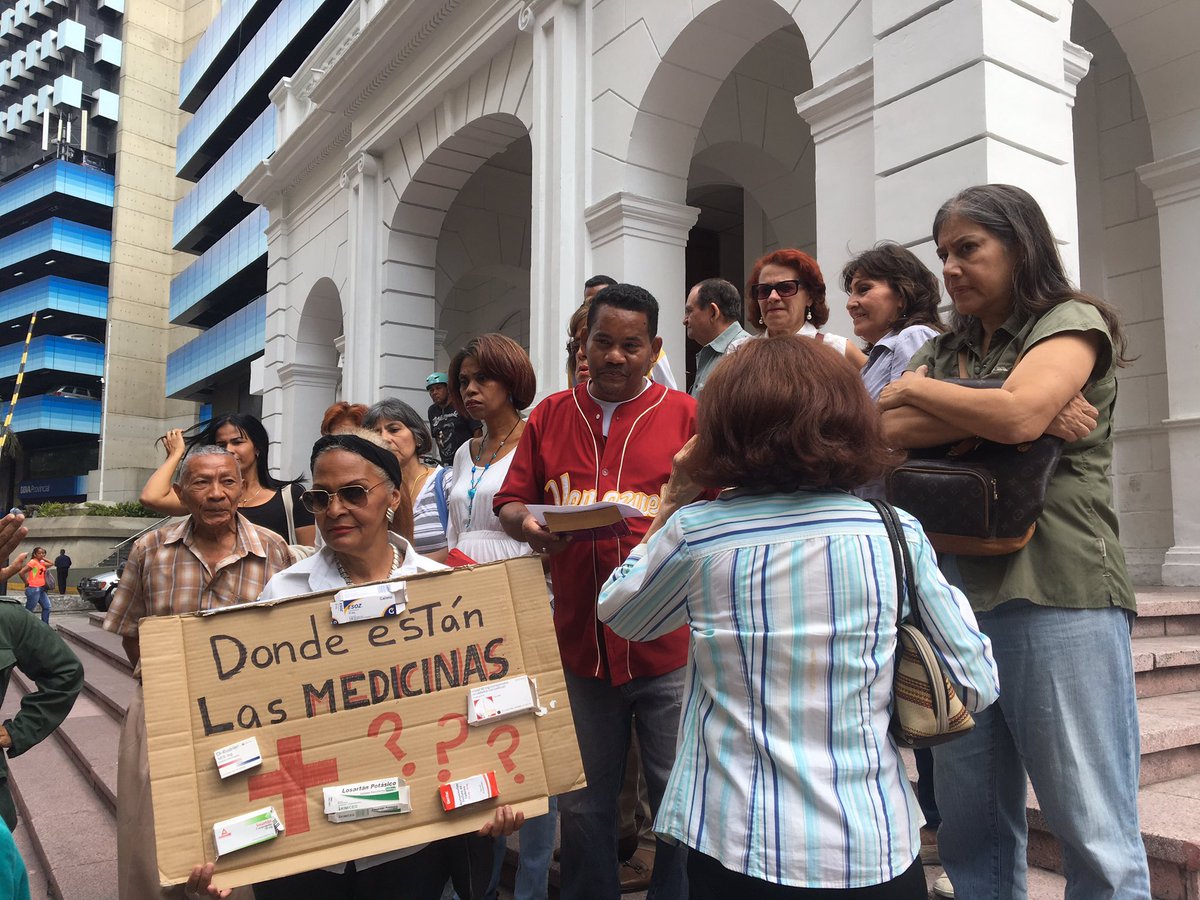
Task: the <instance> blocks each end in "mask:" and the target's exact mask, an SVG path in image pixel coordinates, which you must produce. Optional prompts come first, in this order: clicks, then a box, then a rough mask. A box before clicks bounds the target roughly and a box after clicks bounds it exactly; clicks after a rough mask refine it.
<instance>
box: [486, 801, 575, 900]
mask: <svg viewBox="0 0 1200 900" xmlns="http://www.w3.org/2000/svg"><path fill="white" fill-rule="evenodd" d="M557 826H558V798H557V797H551V798H550V811H549V812H547V813H546V814H545V815H544V816H534V817H533V818H532V819H526V820H525V824H524V825H522V826H521V832H520V838H521V853H520V856H519V857H518V863H517V878H516V881H515V882H514V884H513V897H514V900H546V897H547V894H548V892H549V877H550V857H551V856H552V855H553V853H554V835H555V833H556V829H557ZM495 841H496V854H495V859H494V861H493V863H492V879H491V881H490V882H489V883H488V888H487V893H486V894H484V898H485V900H495V898H496V891H497V890H498V889H499V887H500V871H501V870H502V869H503V868H504V852H505V849H506V848H507V846H508V839H507V838H503V837H498V838H496V839H495Z"/></svg>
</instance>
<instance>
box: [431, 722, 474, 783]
mask: <svg viewBox="0 0 1200 900" xmlns="http://www.w3.org/2000/svg"><path fill="white" fill-rule="evenodd" d="M456 720H457V722H458V737H456V738H454V739H453V740H450V741H438V743H437V761H438V764H439V765H442V766H448V765H450V751H451V750H453V749H454V748H455V747H461V746H462V745H463V744H464V743H465V742H466V740H467V717H466V716H464V715H463V714H462V713H446V715H444V716H442V717H441V718H440V719H438V727H439V728H441V727H442V726H444V725H445V724H446V723H447V722H454V721H456ZM449 780H450V770H449V769H442V770H440V771H439V772H438V781H441V782H443V783H444V782H447V781H449Z"/></svg>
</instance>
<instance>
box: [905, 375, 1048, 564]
mask: <svg viewBox="0 0 1200 900" xmlns="http://www.w3.org/2000/svg"><path fill="white" fill-rule="evenodd" d="M964 370H965V361H964V360H962V359H960V360H959V371H960V372H964ZM942 380H944V381H948V382H949V383H951V384H958V385H962V386H963V387H970V388H992V389H995V388H999V387H1001V386H1002V385H1003V383H1004V382H1003V380H1002V379H996V378H986V379H969V378H947V379H942ZM1062 445H1063V442H1062V439H1061V438H1057V437H1053V436H1051V435H1042V436H1041V437H1040V438H1038V439H1037V440H1033V441H1028V442H1026V443H1023V444H998V443H996V442H995V441H988V440H984V439H983V438H979V437H975V438H967V439H966V440H964V441H960V442H958V443H957V444H952V445H951V446H949V447H942V448H940V449H933V450H917V451H914V452H913V453H912V454H910V456H909V459H908V461H907V462H905V463H902V464H901V465H900V466H898V467H896V468H895V469H894V470H892V472H891V473H889V474H888V476H887V478H886V479H885V482H884V484H885V488H886V493H887V498H888V500H889V501H891V502H892V503H894V504H895V505H896V506H898V507H900V508H901V509H903V510H905V511H907V512H909V513H911V514H912V515H913V516H914V517H916V519H917V521H918V522H920V523H921V525H922V527H923V528H924V529H925V534H926V535H928V536H929V542H930V543H931V544H933V547H934V549H935V550H937V551H938V552H939V553H955V554H959V555H961V556H1003V555H1005V554H1008V553H1015V552H1016V551H1018V550H1020V549H1021V548H1022V547H1024V546H1025V545H1026V544H1028V543H1029V540H1030V538H1032V537H1033V532H1034V530H1035V529H1036V528H1037V520H1038V517H1039V516H1040V515H1041V514H1042V509H1043V507H1044V506H1045V503H1046V488H1047V487H1049V485H1050V477H1051V476H1052V475H1053V474H1054V470H1055V469H1056V468H1057V467H1058V461H1059V459H1060V458H1061V457H1062Z"/></svg>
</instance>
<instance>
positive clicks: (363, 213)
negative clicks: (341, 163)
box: [298, 153, 385, 446]
mask: <svg viewBox="0 0 1200 900" xmlns="http://www.w3.org/2000/svg"><path fill="white" fill-rule="evenodd" d="M380 172H381V167H380V164H379V159H378V157H376V156H373V155H372V154H370V153H359V154H358V155H357V156H355V157H354V158H353V159H352V160H350V162H349V164H348V165H347V166H346V167H345V168H344V169H343V170H342V174H341V185H342V189H343V190H348V191H349V192H350V198H349V210H350V214H349V225H350V227H349V236H350V240H349V252H350V260H351V262H350V278H349V280H348V282H347V285H346V289H345V293H344V295H343V297H342V307H343V309H344V311H345V317H346V330H345V336H346V352H345V358H346V365H345V371H344V372H343V374H342V394H343V396H345V397H349V398H351V399H352V401H353V402H356V403H374V402H375V401H376V400H377V399H378V395H379V386H380V377H379V373H380V356H381V351H382V348H381V346H380V345H381V343H382V342H381V341H380V323H381V320H382V311H381V300H380V294H381V291H382V280H383V252H382V251H383V240H384V231H385V229H384V227H383V224H382V219H383V214H382V204H381V202H380V189H381V184H380ZM298 408H299V407H298ZM309 446H311V442H310V444H309Z"/></svg>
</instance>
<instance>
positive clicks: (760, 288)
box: [750, 278, 802, 303]
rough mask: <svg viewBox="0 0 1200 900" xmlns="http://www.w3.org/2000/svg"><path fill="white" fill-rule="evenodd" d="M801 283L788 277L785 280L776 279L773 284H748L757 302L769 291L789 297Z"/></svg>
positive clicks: (764, 298) (768, 294) (765, 297)
mask: <svg viewBox="0 0 1200 900" xmlns="http://www.w3.org/2000/svg"><path fill="white" fill-rule="evenodd" d="M801 287H802V285H801V284H800V282H799V281H797V280H796V279H794V278H789V279H788V280H787V281H776V282H774V283H773V284H767V283H766V282H760V283H758V284H752V285H750V294H751V296H752V297H754V299H755V300H757V301H758V302H759V303H761V302H762V301H764V300H766V299H767V298H768V297H770V296H771V291H774V292H775V293H777V294H778V295H779V296H780V297H791V296H792V295H793V294H796V293H797V292H798V291H799V290H800V288H801Z"/></svg>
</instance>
